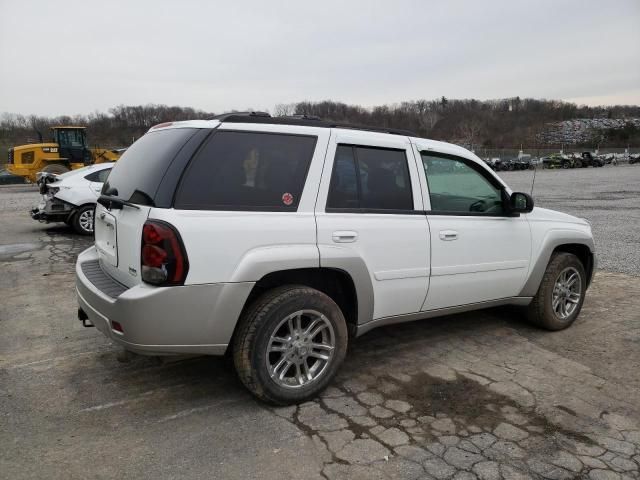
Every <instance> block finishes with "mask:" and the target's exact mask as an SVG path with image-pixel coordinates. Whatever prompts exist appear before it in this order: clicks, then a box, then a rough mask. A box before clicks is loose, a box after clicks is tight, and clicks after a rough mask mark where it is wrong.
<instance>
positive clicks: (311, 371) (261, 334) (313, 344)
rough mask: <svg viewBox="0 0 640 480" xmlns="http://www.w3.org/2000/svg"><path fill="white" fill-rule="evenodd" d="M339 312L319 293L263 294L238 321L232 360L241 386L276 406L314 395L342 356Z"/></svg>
mask: <svg viewBox="0 0 640 480" xmlns="http://www.w3.org/2000/svg"><path fill="white" fill-rule="evenodd" d="M347 343H348V333H347V324H346V321H345V319H344V315H343V314H342V311H341V310H340V308H339V307H338V305H336V303H335V302H334V301H333V300H332V299H331V298H330V297H328V296H327V295H325V294H324V293H322V292H320V291H318V290H315V289H313V288H309V287H305V286H298V285H287V286H283V287H279V288H275V289H273V290H270V291H268V292H266V293H265V294H263V295H262V296H261V297H259V298H258V299H257V300H256V301H255V302H253V304H252V305H251V306H250V307H249V308H248V309H247V310H246V311H245V313H244V314H243V315H242V317H241V319H240V323H239V325H238V331H237V332H236V336H235V340H234V344H233V360H234V364H235V367H236V371H237V373H238V376H239V377H240V380H241V381H242V383H243V384H244V385H245V387H247V389H248V390H249V391H250V392H251V393H252V394H253V395H255V396H256V397H258V398H259V399H261V400H264V401H266V402H269V403H273V404H277V405H288V404H295V403H301V402H304V401H306V400H309V399H311V398H313V397H315V396H316V395H317V394H318V393H320V392H321V391H322V390H324V388H326V386H327V385H328V384H329V382H330V381H331V380H332V378H333V377H334V375H335V374H336V372H337V371H338V369H339V367H340V365H341V364H342V361H343V360H344V357H345V355H346V352H347Z"/></svg>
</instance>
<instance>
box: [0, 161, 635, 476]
mask: <svg viewBox="0 0 640 480" xmlns="http://www.w3.org/2000/svg"><path fill="white" fill-rule="evenodd" d="M531 176H532V172H509V173H506V174H504V177H505V179H506V180H507V182H508V183H509V184H511V185H512V187H513V188H514V189H518V190H524V191H529V188H528V187H530V181H531ZM639 180H640V166H636V167H633V166H625V167H622V166H620V167H615V168H614V167H605V168H603V169H582V170H569V171H538V172H537V179H536V189H535V198H536V202H537V204H538V205H540V206H546V207H549V208H555V209H558V210H562V211H565V212H568V213H572V214H575V215H579V216H582V217H585V218H587V219H589V221H591V222H592V224H593V228H594V232H595V235H596V241H597V244H598V249H599V258H600V267H601V270H600V271H599V272H598V273H597V275H596V278H595V281H594V284H593V286H592V287H591V289H590V290H589V294H588V296H587V300H586V302H585V306H584V309H583V311H582V314H581V316H580V318H579V319H578V321H577V322H576V323H575V325H574V326H573V327H572V328H570V329H569V330H565V331H562V332H556V333H548V332H542V331H539V330H537V329H534V328H532V327H529V326H528V325H527V324H526V323H524V322H523V321H522V313H521V311H520V310H518V309H513V308H503V309H492V310H486V311H482V312H476V313H469V314H463V315H456V316H451V317H446V318H441V319H433V320H430V321H425V322H417V323H412V324H403V325H396V326H393V327H387V328H381V329H378V330H374V331H372V332H371V333H369V334H367V335H365V336H364V337H362V338H360V339H358V340H357V341H356V342H354V343H353V345H352V346H351V348H350V351H349V354H348V356H347V360H346V362H345V365H344V367H343V369H342V371H341V373H340V375H339V377H338V378H337V379H336V381H335V382H334V385H333V386H332V387H331V388H329V389H328V390H327V391H326V392H325V394H324V395H323V396H322V398H320V399H318V400H316V401H313V402H309V403H306V404H304V405H300V406H298V407H290V408H271V407H268V406H265V405H263V404H261V403H258V402H256V401H254V400H253V398H252V397H251V396H249V395H248V394H247V393H246V391H245V390H244V389H243V388H242V386H241V385H240V383H239V381H238V380H237V379H236V377H235V375H234V373H233V370H232V365H231V363H230V361H229V360H228V359H224V358H202V357H200V358H192V359H188V360H182V361H174V362H160V361H158V360H156V359H153V358H143V357H135V358H133V359H132V360H131V361H129V362H128V363H119V362H118V361H117V360H116V356H117V354H118V349H117V348H116V347H114V346H113V345H112V344H110V343H109V342H108V341H107V340H106V339H104V337H103V336H102V335H101V334H99V332H97V331H96V330H95V329H85V328H83V327H82V326H81V325H80V322H78V321H77V320H76V308H77V307H76V302H75V294H74V287H73V284H74V277H73V265H74V261H75V257H76V256H77V254H78V253H79V252H80V251H81V250H82V249H84V248H86V246H88V245H89V244H90V240H89V239H87V238H82V237H78V236H76V235H74V234H73V233H72V232H71V230H70V229H68V228H67V227H65V226H63V225H62V226H60V225H53V224H52V225H44V224H39V223H36V222H34V221H32V220H31V219H30V218H29V217H28V215H27V213H26V212H27V210H28V208H29V207H30V206H31V204H32V203H34V202H35V201H36V200H37V194H36V192H35V190H34V188H33V187H29V186H26V187H25V186H13V187H0V225H1V226H2V228H0V272H1V274H0V292H2V293H1V295H2V297H1V298H2V301H1V302H0V418H1V419H2V420H1V425H2V427H1V428H0V478H7V479H9V478H10V479H17V478H48V479H57V478H60V479H70V478H78V479H85V478H135V479H138V478H203V479H204V478H207V479H212V478H213V479H218V478H219V479H228V478H239V479H245V478H256V479H258V478H259V479H271V478H273V479H283V478H287V479H288V478H294V479H303V478H304V479H321V478H325V479H347V478H348V479H367V480H368V479H386V478H395V479H418V478H420V479H454V480H467V479H500V478H503V479H505V480H509V479H525V478H534V479H542V478H547V479H580V478H590V479H594V480H598V479H618V480H623V479H631V478H636V479H637V478H640V475H639V473H638V471H639V468H640V467H639V465H640V375H639V374H638V372H639V371H640V300H639V299H640V278H638V276H640V248H638V238H639V236H638V234H639V233H640V229H639V228H640V227H639V226H638V216H639V214H638V213H637V209H638V207H640V187H639V186H638V184H639ZM615 272H618V273H615Z"/></svg>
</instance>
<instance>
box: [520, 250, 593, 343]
mask: <svg viewBox="0 0 640 480" xmlns="http://www.w3.org/2000/svg"><path fill="white" fill-rule="evenodd" d="M586 278H587V276H586V272H585V270H584V265H582V262H581V261H580V260H579V259H578V257H576V256H575V255H573V254H571V253H564V252H560V253H555V254H554V255H553V256H552V257H551V260H550V261H549V265H547V270H546V271H545V273H544V277H543V278H542V282H541V283H540V288H539V289H538V293H536V296H535V297H534V298H533V301H532V302H531V304H530V305H529V307H528V312H527V314H528V317H529V320H530V321H531V322H532V323H534V324H535V325H538V326H539V327H542V328H545V329H547V330H552V331H555V330H563V329H565V328H567V327H569V326H571V324H572V323H573V322H574V321H575V319H576V318H577V317H578V315H579V314H580V310H581V309H582V304H583V303H584V298H585V293H586V290H587V282H586Z"/></svg>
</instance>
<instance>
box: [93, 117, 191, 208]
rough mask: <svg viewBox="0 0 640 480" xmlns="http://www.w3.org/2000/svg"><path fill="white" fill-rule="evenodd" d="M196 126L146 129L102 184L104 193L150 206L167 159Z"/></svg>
mask: <svg viewBox="0 0 640 480" xmlns="http://www.w3.org/2000/svg"><path fill="white" fill-rule="evenodd" d="M196 132H197V129H195V128H173V129H169V130H159V131H157V132H149V133H147V134H145V135H144V136H143V137H142V138H140V139H139V140H138V141H137V142H135V143H134V144H133V145H131V146H130V147H129V148H128V149H127V151H126V152H124V154H123V155H122V157H121V158H120V159H119V160H118V161H117V163H116V164H115V166H114V167H113V169H112V171H111V173H110V175H109V178H108V179H107V181H106V182H105V184H104V186H103V187H102V193H103V194H105V195H113V196H117V197H119V198H121V199H123V200H126V201H129V202H133V203H138V204H142V205H153V204H154V197H155V194H156V191H157V190H158V186H159V185H160V182H161V180H162V177H163V176H164V174H165V172H166V171H167V168H168V167H169V165H170V164H171V161H172V160H173V159H174V158H175V156H176V154H177V153H178V152H179V151H180V149H181V148H182V146H183V145H184V144H185V143H186V142H187V140H189V138H191V137H192V136H193V135H194V134H195V133H196Z"/></svg>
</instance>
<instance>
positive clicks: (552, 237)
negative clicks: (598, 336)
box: [519, 229, 595, 297]
mask: <svg viewBox="0 0 640 480" xmlns="http://www.w3.org/2000/svg"><path fill="white" fill-rule="evenodd" d="M567 244H578V245H584V246H586V247H588V248H589V251H590V252H591V255H592V256H593V260H594V265H593V271H595V244H594V242H593V238H592V237H591V236H590V235H589V234H588V233H587V232H581V231H579V230H565V229H553V230H549V231H547V232H546V235H545V236H544V238H543V239H542V241H541V242H540V243H539V245H538V246H537V248H536V245H535V244H534V245H533V252H532V258H535V259H536V261H535V264H534V265H533V266H532V267H531V270H530V271H529V277H528V278H527V281H526V282H525V284H524V287H523V288H522V291H521V292H520V295H519V296H521V297H533V296H535V294H536V293H537V292H538V288H539V287H540V282H542V277H543V276H544V272H545V270H546V268H547V265H548V264H549V260H550V258H551V254H552V253H553V251H554V250H555V249H556V248H557V247H559V246H560V245H567ZM587 281H588V282H589V281H590V279H587Z"/></svg>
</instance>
